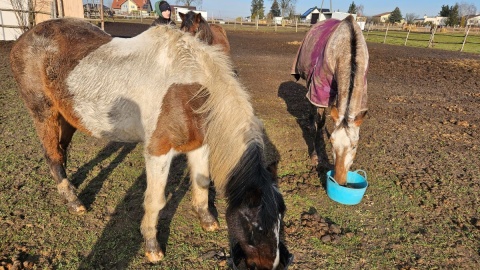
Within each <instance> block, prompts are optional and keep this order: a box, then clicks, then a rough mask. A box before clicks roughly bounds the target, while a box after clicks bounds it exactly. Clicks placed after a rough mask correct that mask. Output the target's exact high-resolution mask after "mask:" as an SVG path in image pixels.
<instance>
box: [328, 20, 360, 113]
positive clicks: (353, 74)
mask: <svg viewBox="0 0 480 270" xmlns="http://www.w3.org/2000/svg"><path fill="white" fill-rule="evenodd" d="M341 47H343V49H341ZM327 51H328V52H327V53H328V54H331V55H333V56H334V57H330V59H331V61H334V63H333V62H331V63H330V66H331V67H332V66H334V67H335V68H333V69H332V70H335V75H336V76H335V77H336V78H335V80H336V82H337V88H338V91H342V90H343V91H345V90H346V91H348V92H347V93H345V95H341V94H339V95H338V97H339V99H338V102H337V107H338V109H339V116H340V117H341V118H343V119H345V120H346V121H351V120H353V119H354V118H355V116H356V115H358V114H359V113H360V112H361V110H362V102H366V100H362V98H361V97H362V95H363V91H366V83H367V82H366V72H367V69H368V50H367V45H366V42H365V39H364V37H363V34H362V31H361V29H360V27H359V26H358V24H357V23H356V22H355V20H354V19H353V17H352V16H348V17H347V18H345V19H344V20H343V21H342V22H341V23H340V24H339V26H338V27H337V29H336V30H335V31H334V33H332V35H331V37H330V40H329V41H328V44H327ZM345 52H348V53H349V54H350V56H347V57H346V56H345ZM340 53H342V54H341V55H340ZM347 55H348V54H347ZM337 60H338V61H337ZM344 97H346V98H344ZM354 101H356V102H355V103H353V102H354Z"/></svg>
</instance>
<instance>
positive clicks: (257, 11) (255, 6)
mask: <svg viewBox="0 0 480 270" xmlns="http://www.w3.org/2000/svg"><path fill="white" fill-rule="evenodd" d="M250 11H251V12H252V19H254V18H257V16H258V18H259V19H263V17H265V15H264V12H265V8H264V7H263V0H252V9H251V10H250Z"/></svg>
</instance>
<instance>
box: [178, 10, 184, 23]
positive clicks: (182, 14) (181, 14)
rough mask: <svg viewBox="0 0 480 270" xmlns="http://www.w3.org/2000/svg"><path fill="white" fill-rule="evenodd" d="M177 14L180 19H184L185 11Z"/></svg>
mask: <svg viewBox="0 0 480 270" xmlns="http://www.w3.org/2000/svg"><path fill="white" fill-rule="evenodd" d="M178 15H180V19H182V21H184V20H185V13H182V12H179V13H178Z"/></svg>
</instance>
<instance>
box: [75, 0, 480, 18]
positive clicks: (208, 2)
mask: <svg viewBox="0 0 480 270" xmlns="http://www.w3.org/2000/svg"><path fill="white" fill-rule="evenodd" d="M86 1H87V0H83V2H86ZM88 1H90V2H91V1H92V0H88ZM112 1H113V0H104V5H106V6H111V3H112ZM167 1H168V0H167ZM277 1H278V0H277ZM151 2H152V6H154V3H155V2H157V0H151ZM168 2H169V3H170V5H175V4H176V0H170V1H168ZM323 2H324V3H323V7H324V8H330V2H332V9H333V10H334V11H337V10H339V11H342V12H347V10H348V7H349V6H350V4H351V3H352V0H331V1H330V0H324V1H323ZM353 2H355V5H357V6H358V5H363V12H364V14H365V15H366V16H373V15H377V14H380V13H384V12H391V11H393V10H394V9H395V8H396V7H398V8H399V9H400V12H401V13H402V15H403V16H405V15H406V14H407V13H414V14H416V15H417V16H418V17H423V16H424V15H427V16H436V15H438V13H439V12H440V10H441V8H442V5H449V6H452V5H455V3H457V2H459V3H461V2H465V3H468V4H473V5H475V6H476V7H477V13H479V12H480V0H395V1H394V0H353ZM272 3H273V0H264V1H263V5H264V7H265V11H266V12H265V13H268V11H269V10H270V7H271V6H272ZM251 4H252V1H251V0H232V1H228V0H202V4H201V5H197V10H204V11H207V14H208V15H207V16H208V17H209V18H210V17H212V16H214V17H215V18H218V19H220V18H222V19H233V18H236V17H246V16H250V8H251ZM321 5H322V0H297V1H296V5H295V6H296V13H297V14H303V13H304V12H305V11H307V10H308V9H309V8H311V7H315V6H317V7H318V8H320V6H321Z"/></svg>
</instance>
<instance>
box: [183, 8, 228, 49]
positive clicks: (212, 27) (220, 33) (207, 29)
mask: <svg viewBox="0 0 480 270" xmlns="http://www.w3.org/2000/svg"><path fill="white" fill-rule="evenodd" d="M179 14H180V18H181V19H182V24H181V25H180V29H181V30H182V31H185V32H188V33H191V34H192V35H194V36H197V37H198V38H199V39H200V40H203V41H205V42H206V43H207V44H209V45H217V44H219V45H221V46H222V48H223V51H224V52H225V53H227V54H230V43H229V42H228V38H227V32H225V29H223V27H221V26H220V25H216V24H209V23H207V21H205V19H204V18H203V17H202V14H200V13H195V12H193V11H189V12H187V13H186V14H184V13H182V12H180V13H179Z"/></svg>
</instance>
